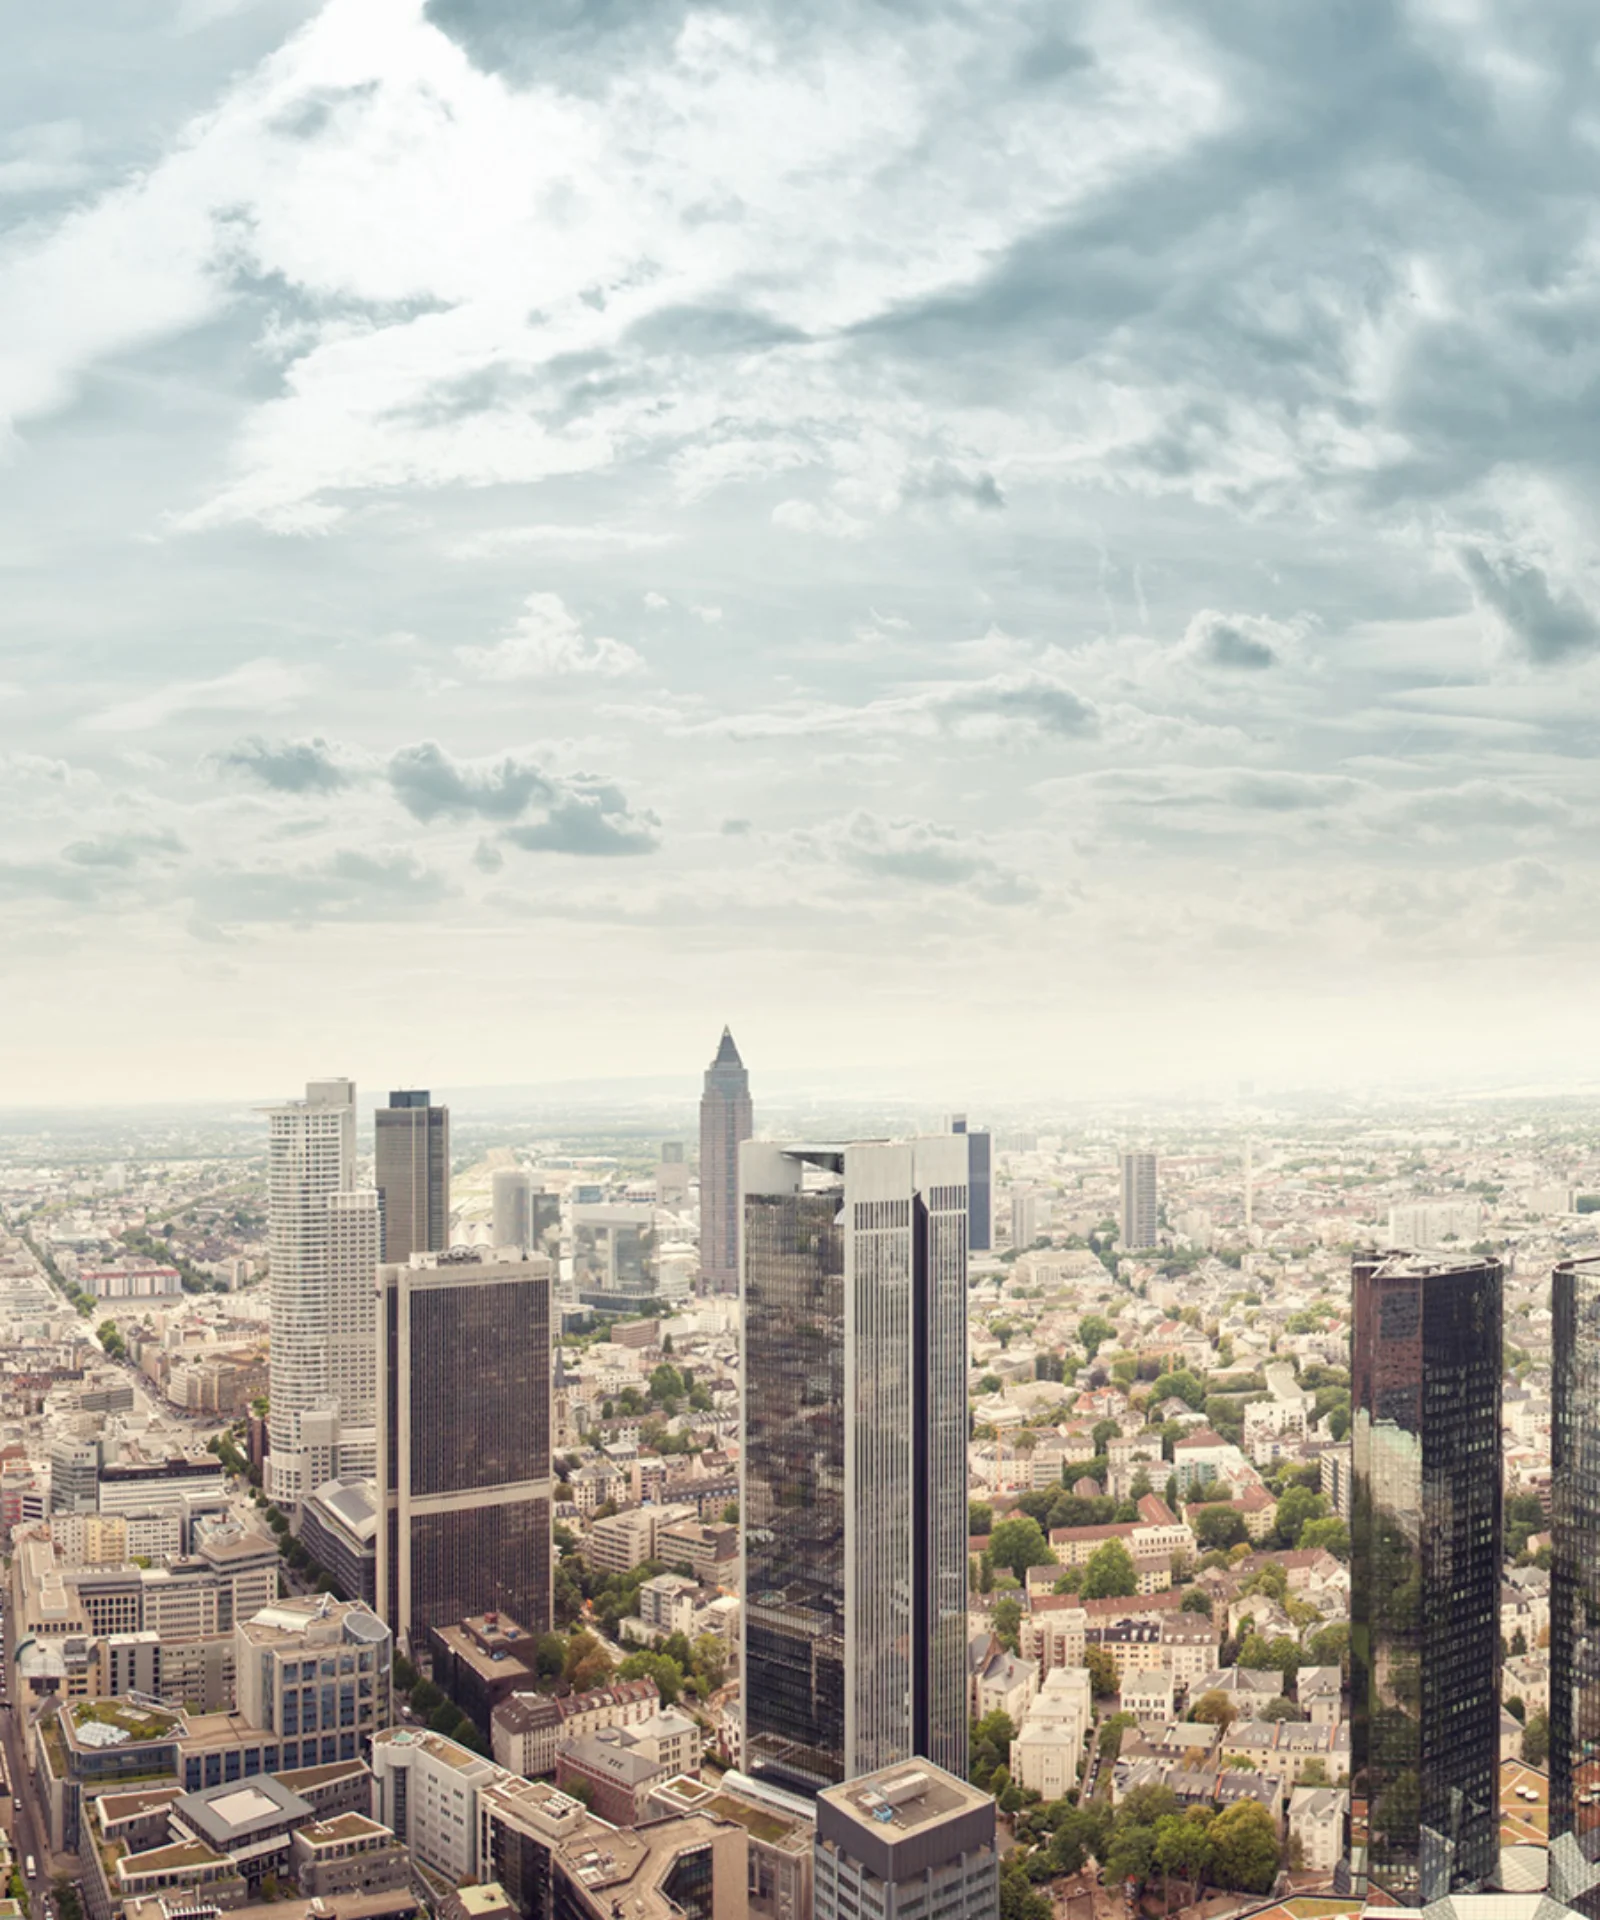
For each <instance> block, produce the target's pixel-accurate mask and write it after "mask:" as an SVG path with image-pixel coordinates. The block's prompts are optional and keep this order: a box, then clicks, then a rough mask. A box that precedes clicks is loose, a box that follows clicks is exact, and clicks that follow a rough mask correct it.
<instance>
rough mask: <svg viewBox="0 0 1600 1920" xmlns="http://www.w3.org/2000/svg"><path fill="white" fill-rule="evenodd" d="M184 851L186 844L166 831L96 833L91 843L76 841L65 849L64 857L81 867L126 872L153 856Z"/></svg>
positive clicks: (163, 829) (168, 830) (88, 841)
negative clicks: (118, 869)
mask: <svg viewBox="0 0 1600 1920" xmlns="http://www.w3.org/2000/svg"><path fill="white" fill-rule="evenodd" d="M182 852H183V842H182V841H181V840H180V839H179V838H178V836H177V835H176V834H175V833H173V832H172V831H170V829H167V828H161V829H158V830H157V831H154V832H140V831H138V830H136V829H132V830H129V831H128V832H125V833H101V834H96V835H95V836H94V838H93V839H90V840H75V841H73V843H72V845H71V846H69V847H64V848H63V849H62V858H63V859H65V860H70V861H71V862H72V863H73V865H74V866H78V867H114V868H120V869H122V870H123V871H127V870H129V869H131V868H133V867H136V866H138V865H139V863H140V862H141V861H142V860H145V859H148V858H149V857H150V856H151V855H153V854H177V853H182Z"/></svg>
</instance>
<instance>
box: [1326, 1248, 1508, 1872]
mask: <svg viewBox="0 0 1600 1920" xmlns="http://www.w3.org/2000/svg"><path fill="white" fill-rule="evenodd" d="M1352 1278H1353V1296H1354V1298H1353V1316H1352V1321H1351V1336H1350V1391H1351V1415H1352V1420H1351V1430H1350V1438H1351V1469H1352V1502H1351V1526H1350V1536H1351V1547H1352V1553H1351V1593H1350V1643H1351V1645H1350V1651H1351V1675H1350V1687H1351V1756H1350V1758H1351V1820H1350V1848H1351V1854H1350V1874H1351V1879H1352V1882H1353V1884H1354V1886H1355V1887H1356V1888H1357V1889H1358V1890H1359V1891H1361V1892H1363V1893H1364V1894H1367V1895H1368V1896H1369V1897H1370V1898H1371V1899H1373V1900H1374V1901H1378V1902H1387V1903H1389V1904H1391V1905H1398V1906H1424V1905H1426V1904H1428V1903H1429V1902H1431V1901H1434V1900H1441V1899H1444V1898H1446V1897H1447V1896H1449V1895H1451V1894H1454V1893H1457V1892H1462V1891H1472V1890H1474V1889H1476V1888H1478V1887H1480V1886H1482V1885H1484V1884H1485V1883H1486V1882H1487V1881H1488V1880H1489V1879H1490V1877H1491V1875H1492V1874H1493V1873H1494V1871H1495V1868H1496V1866H1497V1864H1498V1858H1499V1828H1500V1820H1499V1811H1498V1800H1499V1791H1498V1789H1499V1760H1500V1746H1499V1742H1500V1579H1501V1495H1500V1364H1501V1330H1502V1303H1501V1302H1502V1272H1501V1267H1500V1263H1499V1261H1497V1260H1494V1259H1487V1258H1486V1259H1465V1260H1457V1259H1451V1258H1449V1257H1448V1256H1440V1255H1437V1254H1433V1255H1429V1254H1420V1253H1382V1254H1379V1253H1368V1254H1358V1255H1356V1257H1355V1260H1354V1261H1353V1263H1352Z"/></svg>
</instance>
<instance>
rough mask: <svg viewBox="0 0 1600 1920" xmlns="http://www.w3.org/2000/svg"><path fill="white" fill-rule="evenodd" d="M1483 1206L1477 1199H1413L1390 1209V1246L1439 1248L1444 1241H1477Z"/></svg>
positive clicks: (1480, 1228) (1481, 1222)
mask: <svg viewBox="0 0 1600 1920" xmlns="http://www.w3.org/2000/svg"><path fill="white" fill-rule="evenodd" d="M1482 1224H1483V1206H1482V1203H1481V1202H1479V1201H1477V1200H1414V1201H1412V1202H1410V1203H1409V1204H1408V1205H1406V1206H1400V1207H1391V1208H1390V1209H1389V1245H1390V1246H1391V1247H1440V1246H1443V1245H1444V1243H1445V1242H1446V1241H1447V1240H1459V1241H1462V1242H1463V1243H1465V1242H1470V1241H1473V1240H1476V1239H1477V1238H1478V1235H1479V1233H1480V1232H1481V1230H1482Z"/></svg>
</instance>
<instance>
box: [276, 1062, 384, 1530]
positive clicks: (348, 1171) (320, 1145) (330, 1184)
mask: <svg viewBox="0 0 1600 1920" xmlns="http://www.w3.org/2000/svg"><path fill="white" fill-rule="evenodd" d="M267 1127H268V1132H267V1244H268V1249H269V1255H270V1261H271V1276H270V1297H271V1306H272V1397H271V1405H270V1410H269V1412H268V1416H267V1432H268V1436H269V1439H270V1442H271V1451H270V1454H269V1456H268V1461H267V1469H266V1474H267V1491H268V1493H269V1495H270V1496H271V1498H272V1499H273V1500H275V1501H276V1502H277V1503H278V1504H279V1505H280V1506H285V1507H297V1506H298V1505H299V1503H300V1502H301V1501H302V1500H304V1499H305V1498H306V1496H307V1495H308V1494H310V1493H311V1492H312V1490H313V1489H314V1488H316V1487H318V1486H320V1485H321V1484H322V1482H323V1481H324V1480H333V1479H337V1478H338V1477H339V1476H340V1473H341V1470H343V1471H344V1472H348V1473H355V1474H370V1473H371V1472H372V1470H373V1462H374V1458H375V1451H376V1444H375V1443H376V1435H375V1432H374V1416H375V1410H376V1409H375V1387H376V1376H377V1368H376V1362H375V1358H374V1339H375V1322H374V1318H373V1306H374V1296H373V1285H372V1283H373V1275H374V1273H375V1272H376V1270H377V1264H378V1260H377V1256H378V1252H379V1240H380V1227H381V1218H382V1216H381V1214H380V1212H379V1206H378V1196H377V1194H376V1193H375V1192H370V1191H364V1192H357V1191H356V1189H355V1184H354V1183H355V1161H356V1090H355V1085H354V1083H353V1082H352V1081H349V1080H318V1081H313V1082H312V1083H311V1084H310V1085H309V1086H308V1087H307V1088H306V1097H305V1099H304V1100H292V1101H287V1102H285V1103H284V1104H283V1105H282V1106H279V1107H272V1108H269V1109H268V1111H267Z"/></svg>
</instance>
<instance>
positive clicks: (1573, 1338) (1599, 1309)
mask: <svg viewBox="0 0 1600 1920" xmlns="http://www.w3.org/2000/svg"><path fill="white" fill-rule="evenodd" d="M1550 1306H1551V1311H1552V1314H1553V1316H1554V1326H1553V1328H1552V1335H1553V1343H1554V1344H1553V1353H1552V1370H1551V1382H1550V1396H1551V1421H1550V1474H1551V1478H1550V1521H1551V1533H1552V1537H1553V1543H1554V1558H1553V1560H1552V1563H1551V1567H1550V1891H1551V1893H1552V1894H1554V1896H1555V1897H1556V1899H1558V1900H1565V1901H1566V1902H1568V1903H1569V1904H1570V1905H1572V1906H1576V1907H1578V1908H1580V1909H1581V1910H1582V1911H1583V1912H1585V1913H1588V1914H1590V1915H1595V1914H1600V1258H1595V1257H1594V1256H1592V1255H1591V1256H1590V1257H1589V1258H1587V1259H1581V1260H1563V1261H1562V1263H1561V1264H1560V1266H1558V1267H1557V1268H1556V1270H1555V1272H1554V1274H1553V1275H1552V1276H1551V1286H1550Z"/></svg>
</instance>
